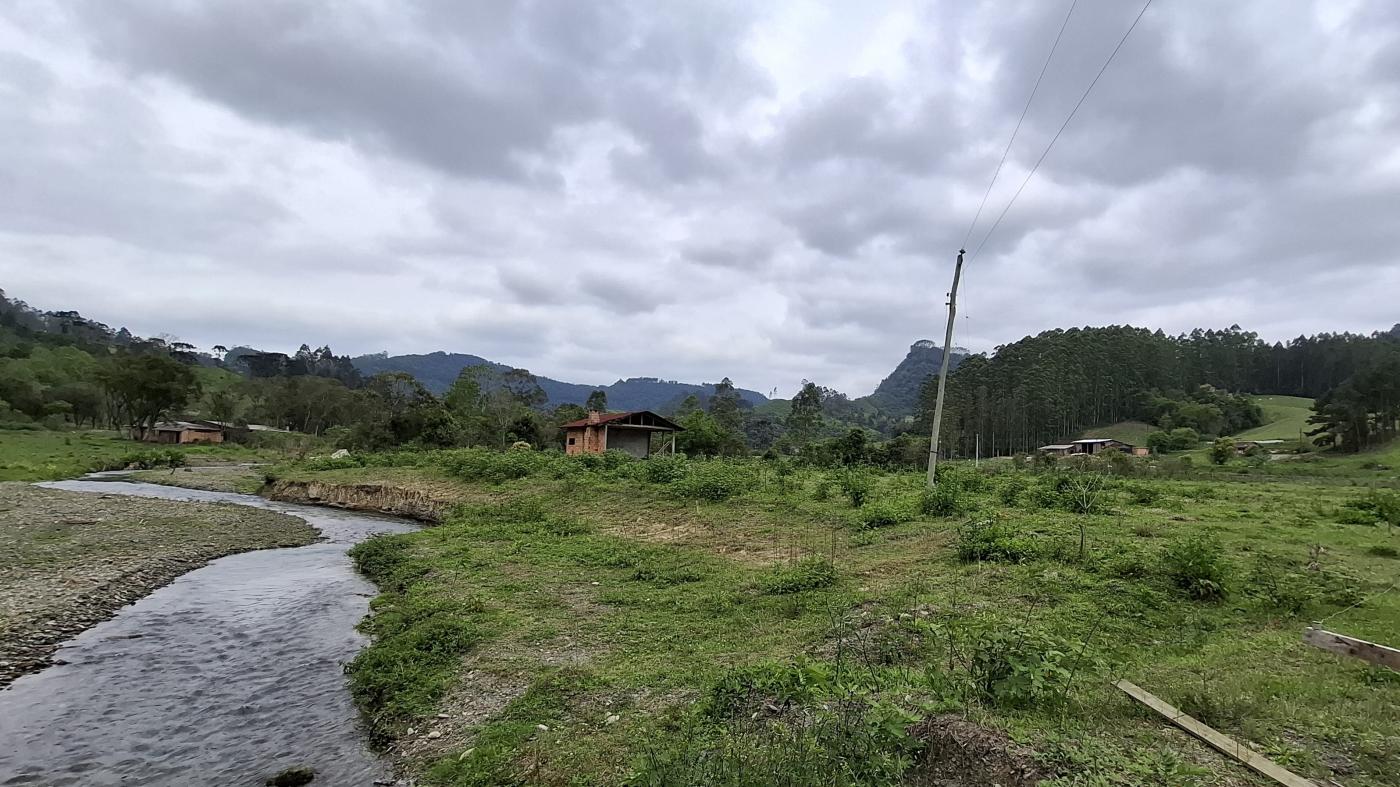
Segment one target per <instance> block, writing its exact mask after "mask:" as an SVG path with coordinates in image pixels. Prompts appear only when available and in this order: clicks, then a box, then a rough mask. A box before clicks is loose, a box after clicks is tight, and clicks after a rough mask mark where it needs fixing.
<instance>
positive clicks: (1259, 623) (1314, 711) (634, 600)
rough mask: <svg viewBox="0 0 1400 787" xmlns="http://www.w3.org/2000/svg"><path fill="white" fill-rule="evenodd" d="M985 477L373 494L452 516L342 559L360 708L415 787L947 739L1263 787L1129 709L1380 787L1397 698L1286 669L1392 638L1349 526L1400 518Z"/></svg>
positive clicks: (824, 774)
mask: <svg viewBox="0 0 1400 787" xmlns="http://www.w3.org/2000/svg"><path fill="white" fill-rule="evenodd" d="M410 459H411V458H405V459H401V460H399V462H400V463H402V462H407V461H410ZM1147 466H1148V465H1147V464H1146V463H1144V464H1143V467H1144V468H1146V467H1147ZM1356 466H1358V465H1343V467H1356ZM1006 467H1007V466H1006V465H1001V466H999V468H1000V469H999V471H997V472H987V471H985V470H984V471H983V472H981V473H976V472H972V471H970V469H968V468H966V467H958V468H956V469H955V470H954V471H953V472H954V473H955V474H956V478H957V479H958V481H957V485H958V489H959V490H960V491H958V492H956V493H952V494H950V495H947V496H936V497H934V498H925V497H923V495H922V491H921V490H922V479H921V476H920V475H919V474H917V473H912V472H907V473H878V472H876V473H867V472H862V471H857V472H856V473H855V474H854V475H852V474H848V473H847V472H846V471H841V470H834V471H823V470H817V469H810V468H795V467H791V466H787V465H785V464H775V463H772V462H762V461H745V462H691V463H688V464H687V463H679V464H677V463H671V462H665V461H663V462H655V461H653V462H647V463H628V462H623V461H621V460H612V461H610V462H607V463H605V462H602V461H598V462H591V463H590V462H584V461H579V460H571V459H565V458H563V457H557V458H549V457H548V456H546V455H540V454H529V453H522V454H516V455H513V456H512V455H510V454H506V455H495V457H494V458H493V457H490V456H484V455H478V454H473V453H471V452H465V453H461V452H447V453H444V454H440V455H437V456H435V457H433V458H431V459H429V460H426V461H422V462H421V463H418V464H417V465H416V466H398V467H394V468H392V477H393V478H394V479H395V480H394V481H393V482H392V483H394V484H396V485H398V484H403V483H405V481H406V480H408V479H413V478H417V479H419V480H420V482H421V484H422V486H423V488H425V489H426V488H432V489H434V490H436V491H437V493H438V494H454V491H453V490H455V494H456V495H457V497H456V499H458V500H461V501H463V507H462V508H461V510H460V511H459V512H458V514H457V515H456V516H454V517H452V518H450V519H449V521H448V522H447V523H445V524H444V525H442V526H439V527H435V528H430V529H427V530H424V531H422V532H419V533H415V534H410V535H404V536H394V537H389V538H385V539H377V540H375V541H372V542H369V543H368V544H366V545H364V546H361V547H357V548H356V550H355V551H354V556H355V558H356V560H357V563H358V565H359V566H360V567H361V568H362V570H364V571H365V572H366V573H367V574H369V576H371V578H373V579H374V580H375V581H376V583H377V584H379V586H380V588H381V590H382V591H383V595H381V596H380V597H379V598H378V599H377V600H376V601H375V603H374V610H375V613H374V615H373V616H372V617H371V618H370V619H369V620H368V621H367V623H366V631H367V632H368V633H370V634H371V635H372V636H373V637H374V644H372V645H371V646H370V647H369V648H368V649H367V650H366V651H364V653H363V654H362V655H361V657H360V658H358V659H357V660H356V661H355V663H354V664H353V665H352V666H351V668H350V670H349V672H350V680H351V686H352V691H353V692H354V694H355V696H356V698H357V700H358V701H359V703H360V704H361V707H362V708H363V709H364V710H365V711H366V714H367V718H368V719H369V720H370V724H371V729H372V731H373V734H374V735H375V737H376V739H377V740H379V741H380V742H382V743H386V744H391V746H390V748H391V750H392V751H394V752H395V753H396V755H395V756H396V757H398V758H399V759H400V761H401V764H402V765H403V766H404V767H405V768H406V769H407V771H408V772H409V773H410V774H412V775H414V776H417V777H419V778H420V782H419V783H421V784H425V785H485V784H501V783H529V784H656V785H662V784H668V785H669V784H676V785H680V784H700V783H703V784H734V785H739V784H895V783H907V780H908V779H910V778H915V779H918V778H923V777H925V776H927V775H928V774H924V773H922V772H921V771H920V768H921V766H920V765H919V764H918V758H919V756H920V755H919V751H920V745H921V742H920V741H919V740H915V739H911V738H909V737H908V735H907V733H906V730H907V728H908V726H909V724H910V723H912V722H913V721H915V720H917V719H919V718H924V717H932V716H937V715H938V714H941V713H949V712H951V713H954V714H957V715H959V716H962V717H966V718H968V719H971V720H973V721H976V722H977V723H979V724H981V725H984V726H985V727H986V728H988V729H992V730H999V731H1002V732H1004V733H1006V734H1008V735H1010V737H1011V738H1012V739H1014V740H1016V741H1019V742H1021V743H1023V744H1025V745H1028V746H1030V747H1031V748H1033V749H1034V750H1035V751H1036V752H1038V759H1037V762H1039V763H1040V765H1041V766H1042V767H1044V768H1047V769H1049V770H1051V771H1053V772H1054V773H1056V774H1058V778H1057V779H1056V780H1055V781H1053V782H1051V783H1053V784H1057V785H1071V784H1072V785H1091V784H1092V785H1100V784H1102V785H1110V784H1160V785H1173V786H1176V785H1251V784H1253V785H1261V784H1264V783H1265V782H1263V781H1260V780H1259V779H1258V778H1257V777H1255V776H1253V775H1252V774H1251V773H1250V772H1248V771H1247V770H1245V769H1243V768H1242V767H1241V766H1239V765H1238V764H1237V763H1234V762H1232V761H1229V760H1227V759H1224V758H1222V757H1220V756H1219V755H1217V754H1215V753H1213V752H1212V751H1210V750H1208V749H1206V748H1204V747H1203V746H1201V745H1199V744H1197V743H1195V742H1194V741H1192V740H1191V739H1189V738H1187V737H1185V736H1183V735H1177V734H1163V722H1162V720H1161V719H1160V718H1159V717H1157V716H1155V715H1153V714H1151V713H1150V712H1147V711H1144V710H1143V709H1142V708H1140V707H1138V706H1137V705H1135V704H1134V703H1133V702H1131V701H1130V700H1128V699H1127V698H1126V697H1124V696H1123V695H1122V694H1121V693H1119V692H1118V691H1117V690H1116V689H1114V688H1112V686H1111V685H1110V681H1111V680H1112V679H1116V678H1127V679H1129V680H1132V681H1133V682H1135V683H1137V684H1138V685H1140V686H1143V687H1144V688H1146V689H1148V690H1149V691H1152V692H1154V693H1156V694H1158V695H1159V696H1161V697H1163V698H1164V699H1166V700H1167V701H1169V702H1172V703H1174V704H1176V705H1177V706H1178V707H1182V708H1184V709H1185V710H1187V711H1188V712H1190V713H1192V714H1194V715H1196V716H1197V717H1198V718H1201V719H1202V720H1204V721H1206V722H1207V723H1209V724H1212V725H1214V726H1216V727H1217V728H1219V729H1220V730H1222V731H1224V732H1226V733H1228V734H1230V735H1233V736H1236V737H1237V738H1238V739H1240V740H1242V741H1245V742H1246V743H1248V744H1250V745H1252V746H1254V747H1256V748H1257V749H1258V750H1260V751H1262V752H1264V753H1265V754H1267V755H1268V756H1270V757H1272V758H1274V759H1275V760H1276V761H1278V762H1280V763H1282V764H1284V765H1286V766H1287V767H1289V768H1291V769H1293V770H1295V771H1297V772H1299V773H1301V774H1303V775H1305V776H1308V777H1309V778H1313V779H1316V780H1319V782H1321V781H1322V780H1325V779H1328V778H1332V777H1334V776H1335V777H1339V778H1344V780H1345V783H1346V784H1347V785H1348V786H1349V787H1380V786H1381V785H1394V784H1396V783H1397V775H1400V771H1397V769H1396V765H1395V764H1396V762H1400V732H1397V731H1400V677H1397V676H1395V675H1392V674H1389V673H1383V672H1380V671H1378V670H1376V669H1375V668H1368V667H1367V666H1366V665H1365V664H1363V663H1362V662H1360V661H1357V660H1354V659H1343V658H1338V657H1336V656H1333V655H1330V654H1327V653H1324V652H1322V651H1318V650H1316V649H1313V648H1310V647H1308V646H1306V645H1304V644H1303V643H1302V642H1301V640H1300V637H1301V634H1302V630H1303V627H1304V626H1306V625H1307V624H1308V623H1309V621H1312V620H1317V619H1320V618H1325V617H1329V616H1334V615H1335V617H1331V618H1330V619H1329V622H1328V626H1329V627H1330V628H1333V629H1334V630H1338V631H1341V632H1343V633H1346V634H1350V635H1353V636H1358V637H1362V638H1367V639H1371V640H1375V641H1381V642H1395V641H1396V640H1397V639H1400V592H1391V593H1383V592H1382V591H1384V590H1385V588H1386V587H1387V586H1388V585H1389V584H1390V583H1392V582H1394V580H1395V579H1396V577H1397V575H1400V559H1397V555H1400V530H1397V529H1395V528H1393V527H1388V526H1385V525H1382V524H1377V518H1376V517H1377V515H1376V514H1375V513H1374V511H1373V510H1372V509H1371V508H1368V506H1370V505H1371V503H1370V502H1369V501H1371V500H1373V499H1375V498H1373V497H1372V496H1373V495H1376V494H1394V493H1388V492H1373V491H1371V490H1367V489H1351V488H1348V487H1344V486H1337V485H1331V484H1329V485H1314V484H1309V483H1304V482H1299V481H1296V480H1295V481H1293V482H1290V483H1271V482H1268V481H1266V480H1261V482H1258V483H1254V482H1241V481H1238V480H1235V481H1218V480H1217V481H1210V480H1167V479H1155V478H1147V477H1126V478H1124V477H1107V478H1104V477H1102V476H1094V478H1093V479H1086V477H1084V476H1077V475H1073V474H1071V475H1063V474H1060V473H1033V472H1027V471H1007V470H1006ZM284 472H285V473H287V475H289V476H292V477H296V478H301V479H315V478H318V477H324V478H325V480H331V479H332V478H333V479H335V480H336V481H337V482H339V483H346V484H372V483H374V482H375V481H376V480H379V479H381V478H387V477H389V473H388V472H386V470H385V469H384V468H380V467H361V468H353V467H344V466H339V467H336V469H333V470H327V471H316V470H313V469H310V468H309V467H301V468H290V469H288V470H285V471H284ZM490 479H495V480H494V481H493V480H490ZM1096 479H1097V480H1096ZM1100 484H1102V486H1100ZM857 499H859V500H860V502H861V504H860V505H855V504H854V502H855V501H856V500H857ZM1085 512H1087V513H1085ZM1378 593H1379V594H1380V595H1379V596H1376V594H1378ZM1372 596H1376V597H1375V598H1372ZM1358 602H1359V603H1358ZM1353 605H1355V606H1353ZM429 731H431V732H429Z"/></svg>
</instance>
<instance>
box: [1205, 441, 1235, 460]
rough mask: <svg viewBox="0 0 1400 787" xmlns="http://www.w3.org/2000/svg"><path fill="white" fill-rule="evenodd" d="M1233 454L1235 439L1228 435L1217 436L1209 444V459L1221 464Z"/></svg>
mask: <svg viewBox="0 0 1400 787" xmlns="http://www.w3.org/2000/svg"><path fill="white" fill-rule="evenodd" d="M1234 455H1235V441H1234V440H1231V439H1230V438H1228V437H1221V438H1218V439H1217V440H1216V441H1215V442H1213V443H1211V444H1210V461H1211V462H1213V463H1215V464H1217V465H1223V464H1225V463H1226V462H1228V461H1230V459H1231V458H1233V457H1234Z"/></svg>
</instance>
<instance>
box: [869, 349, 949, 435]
mask: <svg viewBox="0 0 1400 787" xmlns="http://www.w3.org/2000/svg"><path fill="white" fill-rule="evenodd" d="M966 355H967V353H966V351H959V349H958V348H954V349H953V353H952V355H951V356H950V359H949V363H948V370H949V371H950V372H951V371H952V370H954V369H956V368H958V362H959V361H961V360H962V359H963V358H964V357H966ZM942 366H943V348H942V347H939V346H938V345H936V344H934V343H933V342H931V341H929V340H928V339H920V340H919V341H917V342H914V344H913V345H911V346H910V347H909V353H908V354H907V355H905V356H904V360H902V361H900V362H899V365H898V366H896V367H895V369H894V371H892V372H890V376H889V377H886V378H885V379H884V380H881V381H880V384H879V385H878V386H876V388H875V392H874V393H872V394H870V395H869V396H866V397H862V399H863V400H865V401H868V402H870V403H871V404H873V405H875V406H876V407H877V408H879V409H880V410H881V411H883V412H884V413H885V414H886V415H890V416H893V417H895V418H903V417H904V416H906V415H913V414H914V413H915V411H916V410H918V407H919V390H920V389H921V388H923V386H924V383H925V382H927V381H928V379H929V378H930V377H933V376H935V375H937V374H938V370H939V369H940V368H942ZM857 401H861V400H859V399H858V400H857Z"/></svg>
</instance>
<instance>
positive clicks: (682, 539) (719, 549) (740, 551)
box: [580, 509, 806, 566]
mask: <svg viewBox="0 0 1400 787" xmlns="http://www.w3.org/2000/svg"><path fill="white" fill-rule="evenodd" d="M580 513H581V514H582V515H583V516H584V517H585V518H587V519H588V520H589V521H590V522H591V523H592V524H593V525H595V526H597V527H598V529H599V530H600V531H601V532H604V533H608V534H611V535H619V536H626V537H628V538H636V539H640V540H642V541H650V542H653V543H658V544H673V545H676V546H688V547H694V548H696V549H703V550H705V551H707V552H711V553H713V554H716V555H719V556H721V557H725V558H729V559H731V560H735V561H738V562H740V563H745V564H748V565H753V566H771V565H773V564H774V563H777V562H780V561H786V560H789V559H795V558H798V557H802V556H804V555H805V554H806V551H805V550H803V549H796V550H794V549H793V548H791V547H790V546H786V545H773V546H765V545H761V544H754V543H753V542H752V540H741V539H739V538H735V542H734V543H727V542H726V540H725V539H726V536H725V534H724V533H723V532H722V531H721V530H720V529H718V528H716V527H715V526H714V525H712V524H710V523H708V522H705V521H704V520H703V519H700V518H698V517H693V516H690V515H687V514H682V513H679V512H672V511H664V510H658V511H650V512H648V514H647V515H646V516H637V517H636V518H635V519H634V520H632V521H630V522H628V521H618V518H617V516H616V513H615V512H613V511H610V510H606V509H605V510H602V511H584V512H580Z"/></svg>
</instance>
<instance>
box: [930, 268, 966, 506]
mask: <svg viewBox="0 0 1400 787" xmlns="http://www.w3.org/2000/svg"><path fill="white" fill-rule="evenodd" d="M966 253H967V250H966V249H958V264H957V266H956V267H954V268H953V289H951V290H949V291H948V330H947V331H945V332H944V333H943V364H942V365H941V366H940V367H938V399H937V400H935V402H934V405H933V435H932V437H930V438H929V444H928V485H929V486H930V487H932V486H933V485H934V483H935V478H936V476H935V475H934V471H935V470H936V469H937V467H938V429H939V427H941V426H942V425H943V390H944V389H945V388H947V386H948V362H949V361H950V360H951V359H952V357H953V318H954V317H955V316H957V313H958V281H959V280H960V279H962V266H963V255H964V254H966Z"/></svg>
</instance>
